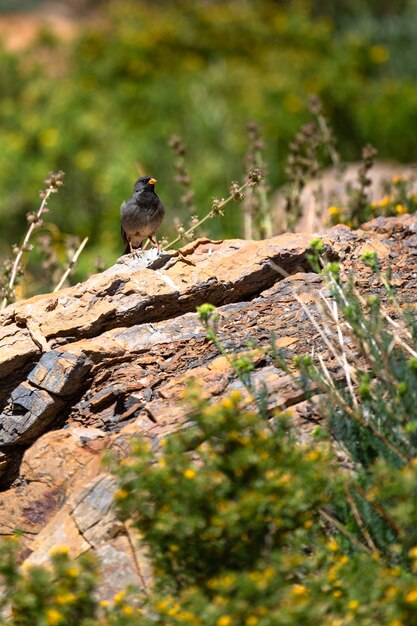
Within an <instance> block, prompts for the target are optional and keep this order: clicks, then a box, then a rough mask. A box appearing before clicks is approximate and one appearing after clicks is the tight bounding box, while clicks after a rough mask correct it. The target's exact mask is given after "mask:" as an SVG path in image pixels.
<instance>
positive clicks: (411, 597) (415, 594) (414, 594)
mask: <svg viewBox="0 0 417 626" xmlns="http://www.w3.org/2000/svg"><path fill="white" fill-rule="evenodd" d="M405 601H406V602H407V603H408V604H412V603H413V602H417V589H413V590H412V591H410V592H409V593H407V595H406V596H405Z"/></svg>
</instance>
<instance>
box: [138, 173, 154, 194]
mask: <svg viewBox="0 0 417 626" xmlns="http://www.w3.org/2000/svg"><path fill="white" fill-rule="evenodd" d="M156 182H157V181H156V180H155V178H152V177H151V176H142V177H141V178H138V180H137V181H136V182H135V186H134V190H135V191H136V193H141V192H142V191H154V185H155V184H156Z"/></svg>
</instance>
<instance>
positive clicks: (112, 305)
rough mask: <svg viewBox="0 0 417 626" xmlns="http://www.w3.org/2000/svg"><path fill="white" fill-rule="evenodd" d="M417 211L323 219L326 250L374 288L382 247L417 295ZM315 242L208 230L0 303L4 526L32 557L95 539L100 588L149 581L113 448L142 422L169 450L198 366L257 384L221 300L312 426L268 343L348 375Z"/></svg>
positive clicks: (402, 286) (221, 380)
mask: <svg viewBox="0 0 417 626" xmlns="http://www.w3.org/2000/svg"><path fill="white" fill-rule="evenodd" d="M416 223H417V217H416V216H415V215H414V216H408V215H405V216H401V217H397V218H384V219H382V218H379V219H378V220H373V222H370V223H368V224H365V225H364V226H363V229H362V230H358V231H354V232H353V231H351V230H350V229H349V228H347V227H345V226H338V227H334V228H332V229H330V230H329V231H327V232H325V233H323V240H324V242H325V246H326V248H325V253H326V255H327V256H328V257H330V258H340V259H343V263H344V268H345V270H346V272H349V271H354V272H355V275H356V278H357V282H358V283H359V284H362V285H363V288H364V290H370V289H371V290H372V291H373V292H376V293H378V289H380V287H379V285H378V284H377V283H376V282H373V281H374V277H373V275H372V272H371V270H370V269H369V268H368V267H367V266H365V265H364V264H363V263H362V261H361V255H362V254H363V252H364V251H367V250H375V251H377V252H378V254H379V256H380V262H381V265H382V269H383V270H384V268H387V267H389V268H390V269H391V271H392V277H393V281H396V283H395V284H397V285H399V287H398V292H397V298H398V300H399V301H400V302H401V303H402V304H403V305H406V304H407V302H412V303H415V301H416V297H417V274H416V273H415V272H414V270H413V267H414V259H415V257H414V255H415V253H416V249H417V243H416V241H415V237H416V235H417V227H416ZM309 240H310V237H309V236H308V235H283V236H281V237H274V238H272V239H270V240H266V241H259V242H254V241H239V240H232V241H223V242H211V241H209V240H207V239H200V240H198V241H196V242H193V243H192V244H189V245H187V246H186V247H185V248H183V249H182V255H180V254H179V253H169V254H165V255H163V256H162V257H157V256H156V254H155V252H152V254H148V255H147V256H145V257H144V258H142V259H140V260H137V259H136V260H135V259H133V257H131V256H130V255H125V256H124V257H122V258H121V259H120V260H119V261H118V262H117V263H116V264H115V265H114V266H113V267H112V268H109V269H108V270H107V271H106V272H103V273H102V274H100V275H96V276H93V277H91V278H89V279H88V280H87V281H85V282H84V283H82V284H80V285H77V286H75V287H72V288H69V289H64V290H62V291H60V292H57V293H54V294H47V295H42V296H37V297H35V298H31V299H30V300H27V301H24V302H18V303H17V304H15V305H13V306H10V307H8V308H7V309H6V310H5V311H3V312H2V313H1V315H0V355H1V356H0V378H1V385H0V388H2V387H3V388H5V389H6V390H7V393H6V392H4V393H3V396H1V395H0V400H2V402H3V405H4V403H5V402H6V404H5V406H3V412H2V413H1V415H0V474H1V472H2V471H3V472H4V473H3V482H4V486H3V492H1V493H0V533H1V534H3V535H7V534H12V533H13V532H14V531H15V530H16V529H20V530H21V531H22V532H23V538H22V542H23V548H24V550H25V551H26V555H27V556H26V559H27V562H28V563H38V564H39V563H47V562H48V559H49V557H48V552H49V550H50V549H51V548H52V547H53V546H54V545H62V544H67V545H68V547H69V551H70V555H71V556H72V557H73V558H77V557H79V556H80V555H81V554H83V553H84V552H86V551H89V550H92V551H94V552H95V554H96V555H97V556H98V557H99V558H100V560H101V563H102V566H103V572H104V580H103V583H102V586H101V588H100V592H99V594H100V597H101V598H105V599H109V598H111V597H112V596H113V595H114V594H115V593H117V592H118V591H120V590H121V589H123V588H124V587H125V586H126V585H127V584H129V583H134V584H138V585H139V586H141V587H147V586H148V585H149V584H150V583H151V577H152V576H151V571H150V568H149V564H148V562H147V557H146V551H145V550H144V548H143V546H142V545H141V544H140V542H139V539H138V538H137V537H136V536H135V535H134V531H133V529H132V527H131V526H130V525H129V523H128V522H127V523H122V522H120V521H119V520H118V519H117V518H116V516H115V513H114V510H113V508H112V506H111V504H112V497H113V492H114V488H115V482H114V478H113V477H112V476H110V475H109V474H108V473H107V471H106V469H105V466H104V464H103V455H104V454H108V452H109V451H110V452H111V453H112V454H113V455H114V456H115V457H116V458H118V459H123V458H124V457H125V456H126V455H128V454H129V446H130V441H131V438H132V437H133V436H138V435H139V436H140V437H142V438H146V439H147V440H148V441H149V442H150V443H151V445H152V447H153V449H154V450H155V451H157V450H158V448H159V445H160V441H161V439H162V438H165V437H166V436H167V435H169V433H172V432H173V431H174V430H176V429H177V428H179V427H180V426H181V425H184V424H185V425H186V424H187V423H188V420H189V419H190V416H189V409H188V407H187V406H186V405H185V404H184V402H182V401H181V394H182V391H183V390H184V389H185V388H186V386H187V385H188V383H189V381H190V380H193V379H196V380H198V381H203V392H204V393H205V394H206V395H207V397H208V398H210V399H212V400H213V401H215V400H217V399H222V398H224V397H225V396H226V395H227V394H228V393H230V391H231V390H233V389H236V388H239V389H242V392H243V393H244V389H243V388H242V383H241V381H240V380H238V379H236V375H235V373H234V370H233V368H232V367H231V365H230V362H229V360H228V359H227V358H225V356H224V355H220V354H219V353H218V351H217V349H216V347H215V346H214V345H213V344H212V343H211V342H209V341H208V340H207V337H206V331H205V329H204V327H203V326H202V324H201V322H200V321H199V317H198V314H197V313H196V312H195V306H196V305H198V304H202V303H204V302H211V303H213V304H215V305H217V306H218V309H217V314H218V332H219V335H220V338H221V341H222V344H223V346H224V348H225V350H226V352H229V353H237V352H238V353H242V354H245V355H249V356H250V357H251V358H252V362H253V364H254V371H253V382H254V384H255V385H256V386H257V387H258V388H259V389H260V388H261V387H262V386H263V385H265V384H266V385H267V387H268V389H269V396H268V407H269V410H270V411H273V410H280V409H283V408H290V409H291V412H292V414H293V417H292V421H293V424H294V426H295V428H296V429H297V432H298V433H300V434H299V436H300V439H301V440H304V439H305V438H306V437H308V436H309V433H310V432H311V430H312V428H314V426H315V425H316V424H317V416H316V415H311V413H309V409H308V404H307V403H306V401H305V395H304V393H303V392H302V391H300V389H299V388H298V387H297V386H296V385H294V383H293V381H292V380H291V378H290V377H288V376H287V375H285V374H283V373H282V372H281V371H280V370H279V369H278V368H277V367H276V365H275V363H274V362H273V361H272V360H271V359H270V357H269V356H268V352H267V350H268V348H269V347H270V342H271V336H272V335H274V337H275V343H276V347H277V348H278V349H284V350H286V351H287V353H288V355H289V356H291V355H296V354H305V353H309V352H311V351H312V350H314V351H315V353H317V352H319V353H321V354H322V355H323V358H325V359H326V363H328V367H329V371H330V372H331V373H332V375H333V376H334V377H335V378H336V379H340V380H343V372H342V373H341V371H340V368H339V367H338V364H337V363H334V361H333V360H332V358H333V357H332V355H329V353H328V349H327V346H325V345H324V344H323V339H322V337H321V335H320V333H319V332H318V330H317V327H316V326H315V324H314V323H313V322H318V321H319V318H320V314H319V312H318V310H317V307H316V304H315V301H316V298H317V296H318V294H319V292H320V291H323V290H325V286H324V285H323V282H322V279H321V278H320V276H318V275H316V274H314V273H313V272H311V270H310V268H309V265H308V261H307V258H306V253H307V251H308V245H309ZM145 262H146V263H149V265H148V267H143V265H144V263H145ZM151 268H154V269H151ZM281 269H282V270H283V272H281ZM389 307H390V304H389V303H387V311H388V312H389ZM249 342H251V343H250V345H248V343H249ZM13 346H15V351H14V348H13ZM26 349H27V351H26ZM346 349H347V350H354V349H355V348H354V346H353V345H352V346H349V345H347V346H346ZM4 350H5V352H4ZM4 355H6V356H4ZM310 392H311V393H315V389H314V388H312V389H310ZM247 402H248V403H249V402H250V399H249V397H248V398H247ZM23 452H24V454H23ZM22 454H23V458H22ZM6 479H7V482H6Z"/></svg>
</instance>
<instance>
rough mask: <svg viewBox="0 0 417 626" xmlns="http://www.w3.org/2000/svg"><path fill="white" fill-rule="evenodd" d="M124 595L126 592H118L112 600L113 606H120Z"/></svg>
mask: <svg viewBox="0 0 417 626" xmlns="http://www.w3.org/2000/svg"><path fill="white" fill-rule="evenodd" d="M125 595H126V591H119V593H116V595H115V596H114V598H113V600H114V603H115V604H120V603H121V602H122V600H123V598H124V597H125Z"/></svg>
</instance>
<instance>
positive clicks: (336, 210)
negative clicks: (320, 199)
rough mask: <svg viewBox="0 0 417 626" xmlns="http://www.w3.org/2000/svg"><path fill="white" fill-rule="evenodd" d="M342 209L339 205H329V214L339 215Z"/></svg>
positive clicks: (331, 215) (332, 215)
mask: <svg viewBox="0 0 417 626" xmlns="http://www.w3.org/2000/svg"><path fill="white" fill-rule="evenodd" d="M340 213H341V210H340V209H339V207H337V206H331V207H329V216H330V217H339V215H340Z"/></svg>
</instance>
